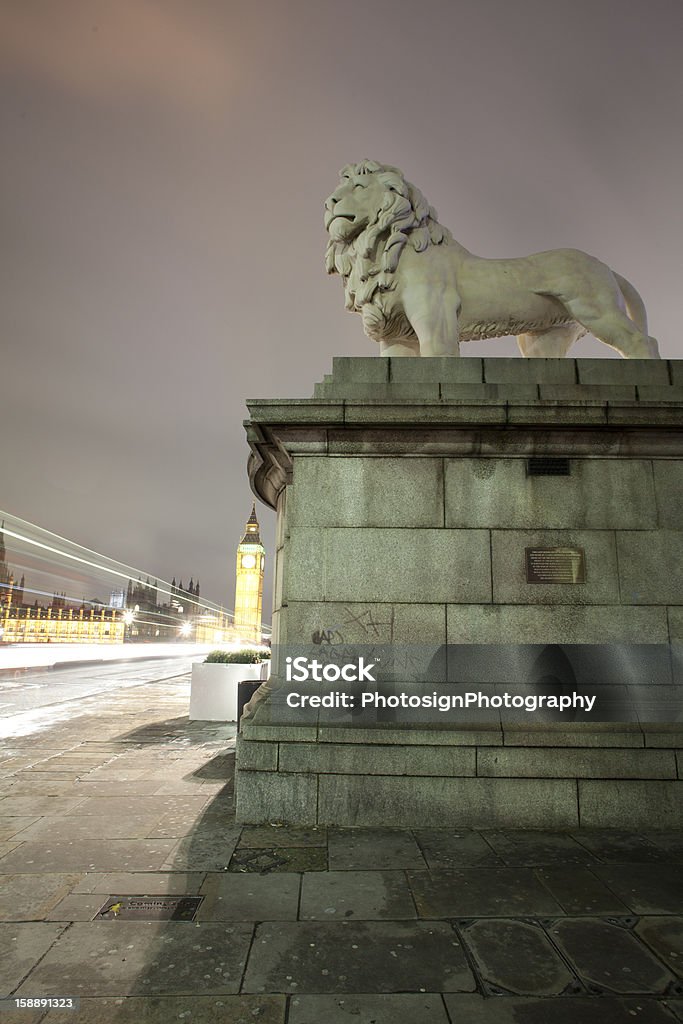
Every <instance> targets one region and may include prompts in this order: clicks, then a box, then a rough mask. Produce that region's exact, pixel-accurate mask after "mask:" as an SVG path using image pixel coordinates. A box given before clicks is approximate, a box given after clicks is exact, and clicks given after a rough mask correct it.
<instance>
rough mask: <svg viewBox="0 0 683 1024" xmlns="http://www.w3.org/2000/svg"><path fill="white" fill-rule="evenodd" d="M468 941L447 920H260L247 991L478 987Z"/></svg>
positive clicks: (457, 989) (467, 989) (340, 991)
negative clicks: (468, 957) (466, 947)
mask: <svg viewBox="0 0 683 1024" xmlns="http://www.w3.org/2000/svg"><path fill="white" fill-rule="evenodd" d="M474 988H475V981H474V977H473V975H472V972H471V970H470V968H469V966H468V965H467V961H466V959H465V954H464V952H463V949H462V946H461V945H460V942H459V940H458V937H457V936H456V934H455V932H454V931H453V929H452V928H451V927H450V925H448V924H445V923H444V922H443V921H435V922H429V923H428V922H425V921H416V922H405V921H350V922H341V923H339V924H336V923H335V924H327V923H321V922H303V921H302V922H298V923H296V924H288V923H282V924H277V923H275V924H271V923H270V922H267V923H265V924H261V925H259V926H258V928H257V930H256V934H255V936H254V944H253V946H252V950H251V954H250V956H249V963H248V964H247V971H246V974H245V979H244V985H243V990H244V991H245V992H273V993H277V992H289V993H296V994H297V995H299V994H300V993H305V992H309V993H321V994H322V993H329V994H334V993H338V994H343V993H347V992H358V991H361V992H366V993H378V992H396V991H399V992H405V991H412V992H420V991H422V990H424V992H425V993H426V992H471V991H473V990H474Z"/></svg>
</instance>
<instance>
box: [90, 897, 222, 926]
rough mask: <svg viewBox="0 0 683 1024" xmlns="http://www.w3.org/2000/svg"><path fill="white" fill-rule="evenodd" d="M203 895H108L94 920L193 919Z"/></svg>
mask: <svg viewBox="0 0 683 1024" xmlns="http://www.w3.org/2000/svg"><path fill="white" fill-rule="evenodd" d="M203 899H204V897H203V896H110V897H109V899H108V900H107V902H106V903H105V904H104V906H103V907H102V909H101V910H100V911H98V913H97V916H96V917H95V919H94V920H97V921H100V920H102V919H104V920H105V921H107V920H111V921H113V920H117V921H119V920H120V921H133V920H137V921H194V917H195V914H196V913H197V911H198V910H199V905H200V903H201V902H202V900H203Z"/></svg>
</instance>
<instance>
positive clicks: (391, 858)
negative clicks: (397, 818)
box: [328, 828, 426, 871]
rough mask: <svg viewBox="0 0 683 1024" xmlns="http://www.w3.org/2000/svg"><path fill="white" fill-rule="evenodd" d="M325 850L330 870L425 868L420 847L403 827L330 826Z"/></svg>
mask: <svg viewBox="0 0 683 1024" xmlns="http://www.w3.org/2000/svg"><path fill="white" fill-rule="evenodd" d="M328 852H329V862H330V870H340V871H360V870H364V869H370V870H372V869H373V868H384V869H387V870H388V869H391V868H424V867H426V863H425V859H424V857H423V856H422V852H421V850H420V847H419V846H418V845H417V842H416V841H415V839H414V838H413V836H412V835H411V833H410V832H408V831H406V830H405V829H398V828H346V829H330V830H329V832H328Z"/></svg>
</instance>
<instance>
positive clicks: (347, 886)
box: [299, 871, 417, 921]
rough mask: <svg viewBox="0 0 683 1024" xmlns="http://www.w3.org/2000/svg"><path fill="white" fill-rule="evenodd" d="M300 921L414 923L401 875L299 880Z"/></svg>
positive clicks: (330, 874)
mask: <svg viewBox="0 0 683 1024" xmlns="http://www.w3.org/2000/svg"><path fill="white" fill-rule="evenodd" d="M299 917H300V918H301V920H302V921H330V920H343V919H349V918H354V919H355V920H357V921H372V920H396V921H398V920H411V919H412V920H414V919H415V918H416V917H417V912H416V910H415V904H414V903H413V898H412V896H411V893H410V889H409V888H408V883H407V882H406V876H405V872H403V871H325V872H318V873H315V872H313V873H308V874H305V875H304V876H303V885H302V889H301V910H300V913H299Z"/></svg>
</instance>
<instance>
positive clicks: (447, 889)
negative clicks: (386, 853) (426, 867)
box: [408, 868, 562, 920]
mask: <svg viewBox="0 0 683 1024" xmlns="http://www.w3.org/2000/svg"><path fill="white" fill-rule="evenodd" d="M408 881H409V883H410V888H411V889H412V892H413V897H414V899H415V903H416V905H417V911H418V915H419V916H420V917H421V918H430V919H436V920H438V919H443V918H458V917H462V918H469V917H503V916H509V917H535V916H541V917H555V916H557V915H558V913H562V909H561V907H560V905H559V903H558V902H557V901H556V900H555V899H554V898H553V897H552V895H551V894H550V893H549V892H548V890H547V889H546V888H545V887H544V886H543V885H542V884H541V882H540V881H539V879H538V878H536V876H535V875H534V872H533V870H532V869H531V868H463V869H462V870H460V871H441V870H439V871H432V872H427V871H409V872H408Z"/></svg>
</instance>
